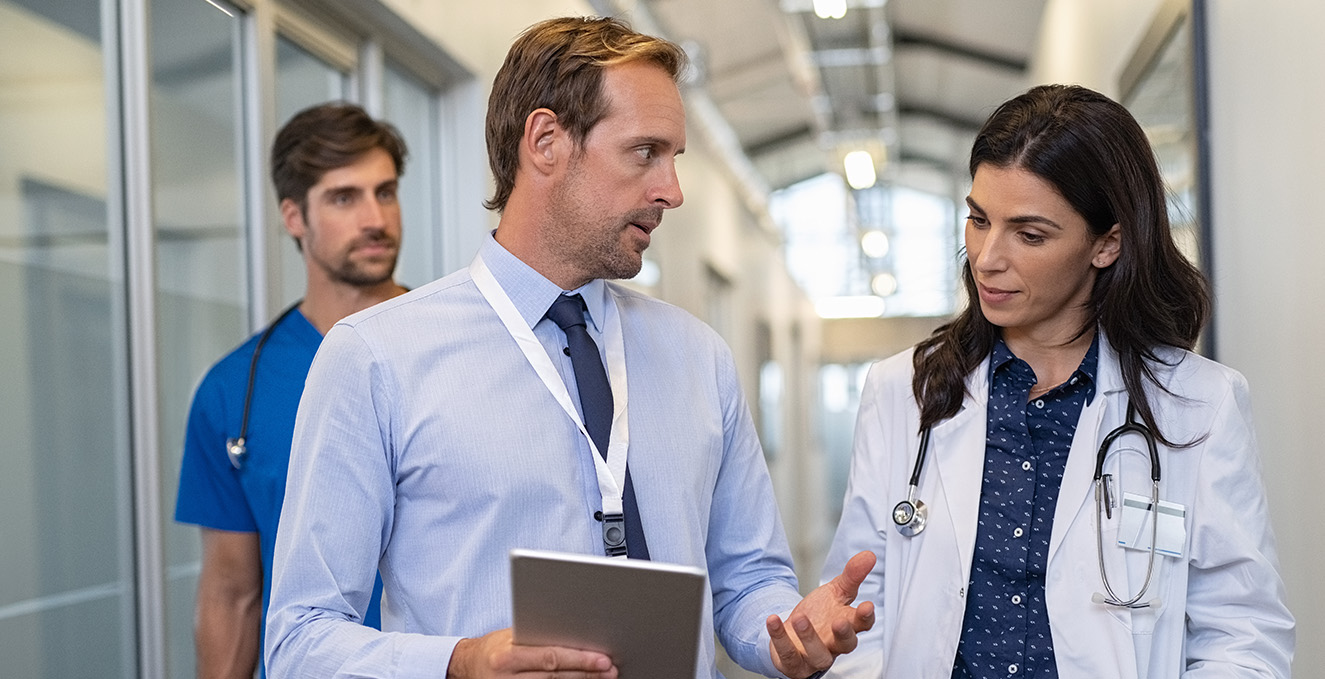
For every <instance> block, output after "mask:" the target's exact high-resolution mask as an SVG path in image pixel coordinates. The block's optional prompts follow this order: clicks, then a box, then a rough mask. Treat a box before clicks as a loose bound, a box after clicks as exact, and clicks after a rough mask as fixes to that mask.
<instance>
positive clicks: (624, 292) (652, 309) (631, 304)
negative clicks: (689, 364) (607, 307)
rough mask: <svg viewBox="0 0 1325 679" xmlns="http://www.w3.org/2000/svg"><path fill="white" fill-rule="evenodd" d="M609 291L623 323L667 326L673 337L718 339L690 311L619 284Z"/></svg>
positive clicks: (713, 331) (715, 333)
mask: <svg viewBox="0 0 1325 679" xmlns="http://www.w3.org/2000/svg"><path fill="white" fill-rule="evenodd" d="M607 286H608V290H609V291H611V294H612V297H613V299H615V300H616V303H617V308H618V309H620V311H621V318H622V321H623V322H631V323H644V324H648V325H658V324H668V325H669V326H670V327H671V328H672V329H673V330H672V332H673V333H677V332H680V333H699V334H701V335H704V336H709V337H713V338H717V337H718V334H717V332H716V331H715V330H713V328H711V327H709V325H708V324H707V323H705V322H704V321H702V320H700V319H699V318H697V317H695V315H694V314H691V313H690V312H689V311H686V310H685V309H682V308H681V307H679V306H676V305H675V304H672V303H670V302H664V301H662V300H660V299H658V298H656V297H650V296H649V295H646V294H644V293H642V292H638V291H636V290H632V289H631V288H628V287H626V286H624V285H621V284H620V283H612V282H608V284H607Z"/></svg>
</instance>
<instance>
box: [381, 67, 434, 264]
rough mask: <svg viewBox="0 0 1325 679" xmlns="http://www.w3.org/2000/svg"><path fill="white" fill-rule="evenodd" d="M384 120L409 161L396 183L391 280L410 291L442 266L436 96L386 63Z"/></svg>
mask: <svg viewBox="0 0 1325 679" xmlns="http://www.w3.org/2000/svg"><path fill="white" fill-rule="evenodd" d="M382 86H383V90H384V91H383V97H382V101H383V104H384V106H383V108H384V117H385V118H386V119H387V120H388V121H390V122H391V123H392V124H393V125H395V126H396V128H397V129H399V130H400V134H401V136H402V137H404V138H405V144H406V145H407V146H408V147H409V158H408V159H406V162H405V176H403V177H401V178H400V208H401V223H402V225H401V231H402V245H401V249H400V261H399V262H398V263H397V266H396V280H397V281H399V282H400V283H401V284H403V285H406V286H409V287H411V288H416V287H418V286H420V285H423V284H424V283H427V282H428V281H431V280H432V279H434V278H437V277H439V276H440V275H441V274H442V273H443V272H442V271H440V268H441V266H440V262H442V251H441V245H440V243H441V237H442V234H441V219H440V217H439V215H438V205H437V196H438V195H439V194H440V193H441V187H440V185H439V184H438V181H439V180H438V177H437V167H438V165H439V159H438V158H437V134H438V126H439V125H440V124H441V123H440V121H439V114H438V102H437V94H436V93H435V92H433V91H432V90H431V89H430V88H429V87H428V86H427V85H425V84H424V83H422V82H420V81H419V80H418V79H416V78H414V76H412V75H410V74H409V73H407V72H405V71H403V70H401V69H400V68H398V67H396V66H395V65H394V64H392V63H390V62H388V63H387V66H386V72H385V74H384V77H383V78H382Z"/></svg>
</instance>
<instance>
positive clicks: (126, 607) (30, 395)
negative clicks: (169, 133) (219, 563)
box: [0, 0, 136, 677]
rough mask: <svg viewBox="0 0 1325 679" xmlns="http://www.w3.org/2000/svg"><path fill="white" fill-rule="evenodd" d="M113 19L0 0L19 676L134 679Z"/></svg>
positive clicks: (0, 486)
mask: <svg viewBox="0 0 1325 679" xmlns="http://www.w3.org/2000/svg"><path fill="white" fill-rule="evenodd" d="M111 16H113V15H109V14H107V13H106V11H105V10H104V9H103V8H102V7H99V6H98V4H97V3H95V2H84V3H46V2H43V1H41V0H0V314H2V315H3V318H5V319H6V321H7V322H6V323H3V324H0V328H2V329H0V376H2V377H0V380H2V381H3V383H4V385H5V387H4V389H2V390H0V394H3V395H0V423H2V424H0V431H3V432H4V440H5V442H4V452H3V454H0V516H2V517H3V518H2V519H0V572H3V573H4V574H5V577H3V578H0V663H2V664H0V667H3V669H0V673H3V674H4V675H5V676H6V677H80V676H111V677H132V676H135V672H136V655H135V644H136V641H135V635H134V620H135V591H134V564H133V544H134V543H133V540H132V537H133V518H132V505H133V498H132V493H131V481H130V465H129V452H130V447H129V438H128V432H129V426H128V419H129V417H128V412H129V411H128V403H129V393H128V376H127V367H126V361H125V356H124V351H125V342H126V338H125V326H126V317H125V297H124V288H123V280H124V279H123V272H122V270H123V266H124V262H123V259H122V255H121V252H122V247H123V241H122V238H121V235H120V226H119V223H118V222H119V219H118V217H117V216H116V215H115V214H114V212H115V208H114V206H115V205H116V204H117V201H116V199H115V195H114V194H115V192H116V187H115V184H116V181H117V180H116V175H117V172H118V171H117V170H116V168H115V165H116V160H117V159H116V158H115V157H114V153H113V149H114V147H115V145H116V141H115V140H113V139H112V138H111V137H110V136H109V134H110V131H109V130H108V120H109V119H110V118H111V116H112V111H113V110H114V109H115V107H116V100H115V97H116V93H115V86H114V81H113V79H112V78H111V77H109V74H111V73H113V70H114V64H115V56H114V46H113V45H114V43H113V39H112V38H113V36H108V35H106V34H105V33H104V32H103V27H104V26H105V25H107V23H108V21H107V20H108V19H109V18H111ZM71 646H73V647H76V650H77V652H71Z"/></svg>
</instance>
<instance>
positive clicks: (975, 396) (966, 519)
mask: <svg viewBox="0 0 1325 679" xmlns="http://www.w3.org/2000/svg"><path fill="white" fill-rule="evenodd" d="M966 389H967V396H966V399H965V400H964V401H963V403H962V409H961V410H960V411H958V412H957V414H956V415H954V416H952V417H951V418H949V419H947V420H945V421H943V422H941V423H939V424H938V425H937V426H935V427H934V431H933V434H932V435H931V436H930V441H929V462H928V463H929V464H932V465H934V468H935V469H936V470H937V471H938V474H937V477H938V485H939V487H940V489H941V492H939V493H935V494H932V495H929V496H928V497H933V498H935V501H936V502H943V503H944V504H945V508H946V511H945V512H943V515H944V516H945V517H946V518H947V520H949V521H951V522H952V524H953V526H952V534H953V536H954V537H955V538H956V540H957V544H956V545H954V547H955V548H956V550H957V554H958V555H959V557H958V558H960V559H961V563H963V564H966V567H965V570H964V573H965V574H966V575H969V574H970V563H971V557H972V555H973V554H974V553H975V533H976V529H977V527H978V525H979V520H980V486H981V484H982V483H983V480H984V460H985V428H986V425H987V422H988V417H987V416H986V413H985V406H986V402H987V401H988V400H989V361H988V360H986V361H984V362H983V363H981V364H980V367H978V368H977V369H976V370H975V371H974V373H972V374H971V376H969V377H968V378H967V380H966ZM924 485H925V484H924V482H923V481H922V482H921V487H922V488H923V487H924ZM924 497H925V496H922V497H921V499H922V500H923V499H924ZM940 498H941V499H940ZM937 509H938V508H937V507H935V510H937ZM931 511H933V510H931ZM935 514H937V512H935ZM935 514H931V517H933V518H931V519H930V520H936V519H937V516H935Z"/></svg>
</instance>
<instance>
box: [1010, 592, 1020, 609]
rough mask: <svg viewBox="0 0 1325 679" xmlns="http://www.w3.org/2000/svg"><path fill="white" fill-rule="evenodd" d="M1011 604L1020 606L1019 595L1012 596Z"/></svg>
mask: <svg viewBox="0 0 1325 679" xmlns="http://www.w3.org/2000/svg"><path fill="white" fill-rule="evenodd" d="M1012 603H1013V604H1015V605H1018V606H1020V605H1021V595H1020V594H1013V595H1012Z"/></svg>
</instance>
